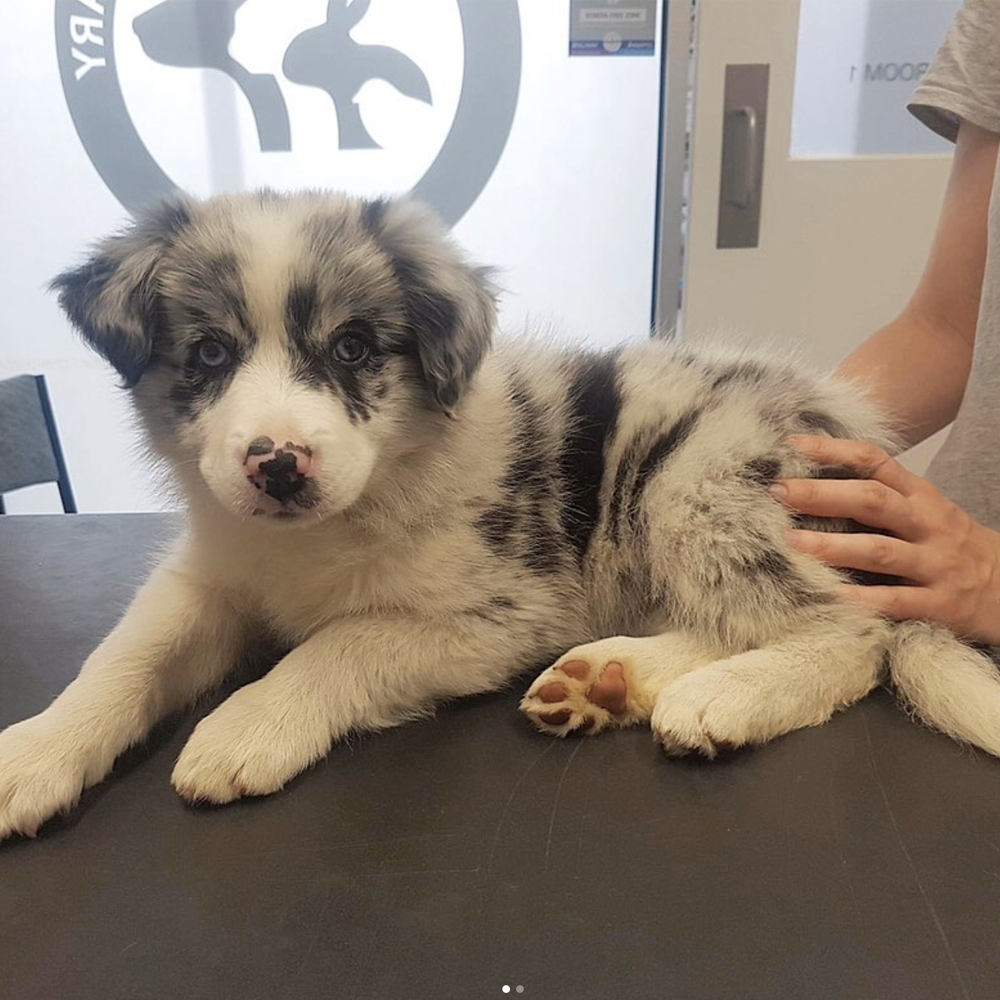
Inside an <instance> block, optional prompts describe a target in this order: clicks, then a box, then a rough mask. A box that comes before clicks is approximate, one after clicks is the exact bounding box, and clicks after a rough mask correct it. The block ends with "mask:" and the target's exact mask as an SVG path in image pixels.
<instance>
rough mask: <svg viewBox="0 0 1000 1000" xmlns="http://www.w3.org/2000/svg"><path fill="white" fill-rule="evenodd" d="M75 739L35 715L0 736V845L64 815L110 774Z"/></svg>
mask: <svg viewBox="0 0 1000 1000" xmlns="http://www.w3.org/2000/svg"><path fill="white" fill-rule="evenodd" d="M112 763H113V760H105V759H104V757H103V755H101V754H99V753H95V752H94V749H93V747H90V746H85V745H83V744H82V743H81V742H80V740H79V737H76V736H74V735H73V734H71V733H69V732H65V731H62V730H60V729H59V728H58V727H57V726H55V725H54V724H53V723H52V722H51V721H50V720H49V719H47V718H46V717H45V716H35V717H34V718H33V719H26V720H25V721H24V722H19V723H17V724H16V725H13V726H11V727H10V728H8V729H5V730H4V731H3V732H2V733H0V840H3V839H4V838H5V837H9V836H11V835H12V834H18V833H19V834H23V835H24V836H26V837H33V836H34V835H35V834H36V833H37V832H38V828H39V827H40V826H41V825H42V824H43V823H44V822H45V821H46V820H47V819H50V818H51V817H53V816H55V815H56V814H57V813H62V812H68V811H69V810H70V809H72V807H73V806H74V805H76V803H77V800H78V799H79V798H80V794H81V792H82V791H83V790H84V788H87V787H89V786H90V785H92V784H94V783H96V782H98V781H100V780H101V778H103V777H104V775H105V774H106V773H107V772H108V770H110V768H111V764H112Z"/></svg>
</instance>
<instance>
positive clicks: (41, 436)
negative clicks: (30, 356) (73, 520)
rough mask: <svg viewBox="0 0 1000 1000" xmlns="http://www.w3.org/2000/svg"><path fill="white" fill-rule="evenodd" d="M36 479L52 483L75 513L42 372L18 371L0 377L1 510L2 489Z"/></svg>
mask: <svg viewBox="0 0 1000 1000" xmlns="http://www.w3.org/2000/svg"><path fill="white" fill-rule="evenodd" d="M37 483H55V484H56V485H57V486H58V487H59V496H60V498H61V499H62V506H63V510H64V511H65V512H66V513H67V514H75V513H76V501H75V500H74V499H73V490H72V487H71V486H70V484H69V476H68V475H67V473H66V463H65V462H64V461H63V453H62V448H61V447H60V445H59V434H58V432H57V431H56V422H55V419H54V418H53V416H52V405H51V403H50V402H49V390H48V388H47V387H46V385H45V376H44V375H17V376H15V377H14V378H9V379H4V380H3V381H0V514H3V513H5V510H4V505H3V495H4V494H5V493H10V492H11V491H12V490H19V489H21V488H23V487H25V486H34V485H36V484H37Z"/></svg>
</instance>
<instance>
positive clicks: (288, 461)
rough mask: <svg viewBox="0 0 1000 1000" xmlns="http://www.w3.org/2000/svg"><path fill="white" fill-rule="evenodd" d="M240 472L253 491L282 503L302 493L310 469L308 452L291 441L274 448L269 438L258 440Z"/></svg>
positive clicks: (310, 460) (310, 451)
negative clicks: (255, 490) (242, 471)
mask: <svg viewBox="0 0 1000 1000" xmlns="http://www.w3.org/2000/svg"><path fill="white" fill-rule="evenodd" d="M243 469H244V472H245V473H246V477H247V480H248V481H249V482H250V483H252V484H253V486H254V487H255V488H256V489H258V490H260V491H261V492H262V493H266V494H267V495H268V496H270V497H273V498H274V499H275V500H277V501H278V502H279V503H285V502H287V501H288V500H291V499H292V498H293V497H295V496H297V495H298V494H299V493H301V492H302V490H303V489H305V486H306V484H307V483H308V481H309V474H310V471H311V469H312V450H311V449H310V448H309V447H308V446H307V445H302V444H295V443H294V442H292V441H286V442H285V443H284V444H283V445H275V443H274V441H273V440H272V439H271V438H269V437H259V438H256V439H255V440H254V441H252V442H251V443H250V447H249V448H247V453H246V458H244V460H243Z"/></svg>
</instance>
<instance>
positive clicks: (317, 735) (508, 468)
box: [0, 192, 1000, 836]
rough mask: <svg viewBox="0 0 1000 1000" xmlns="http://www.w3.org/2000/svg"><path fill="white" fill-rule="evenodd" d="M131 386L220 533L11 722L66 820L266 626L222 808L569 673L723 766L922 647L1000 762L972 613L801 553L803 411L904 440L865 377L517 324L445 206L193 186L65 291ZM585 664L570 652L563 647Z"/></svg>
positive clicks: (8, 821) (29, 829)
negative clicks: (870, 603)
mask: <svg viewBox="0 0 1000 1000" xmlns="http://www.w3.org/2000/svg"><path fill="white" fill-rule="evenodd" d="M55 287H56V288H57V289H58V291H59V297H60V302H61V304H62V306H63V308H64V309H65V311H66V313H67V315H68V316H69V318H70V320H71V321H72V322H73V324H74V325H75V326H76V327H77V328H78V329H79V330H80V332H81V334H82V335H83V337H84V338H85V339H86V341H87V342H88V343H89V344H90V345H91V346H93V347H94V348H95V349H96V350H97V351H98V352H99V353H100V354H102V355H103V356H104V357H105V358H106V359H107V360H108V361H109V362H110V363H111V364H112V365H113V366H114V367H115V368H116V369H117V371H118V372H119V373H120V374H121V377H122V379H123V380H124V382H125V384H126V386H128V388H129V391H130V393H131V398H132V401H133V403H134V407H135V412H136V415H137V417H138V419H139V421H140V423H141V426H142V428H143V430H144V432H145V436H146V439H147V441H148V444H149V448H150V449H151V451H152V452H153V453H154V455H156V456H157V457H158V458H159V459H161V460H162V462H163V463H165V464H166V466H167V467H168V469H169V470H170V475H171V477H172V481H173V483H174V484H175V485H176V487H177V489H178V490H179V492H180V494H181V495H182V496H183V498H184V501H185V505H186V508H187V512H188V519H187V529H186V531H185V533H184V535H183V537H182V538H181V539H180V540H178V541H177V543H176V545H175V546H174V547H173V549H172V551H171V552H170V553H169V554H168V555H167V556H166V557H165V558H164V559H163V561H162V564H161V565H160V566H159V567H158V568H157V569H156V570H155V571H154V572H153V574H152V576H151V577H150V579H149V581H148V582H147V583H146V584H145V585H144V586H143V587H142V589H141V590H140V591H139V593H138V594H137V596H136V598H135V600H134V603H133V604H132V606H131V607H130V608H129V610H128V612H127V613H126V614H125V616H124V618H123V619H122V620H121V622H120V624H119V625H118V626H117V627H116V628H115V630H114V631H113V632H112V633H111V635H110V636H109V637H108V638H107V639H106V640H105V641H104V642H103V643H102V644H101V645H100V647H99V648H98V649H97V650H96V651H95V652H94V653H93V654H92V655H91V656H90V657H89V659H88V660H87V661H86V663H85V664H84V665H83V668H82V670H81V672H80V675H79V677H78V678H77V679H76V680H75V681H74V682H73V683H72V684H71V685H70V686H69V687H68V688H67V689H66V691H65V692H64V693H63V694H62V695H60V696H59V697H58V698H57V699H56V701H55V702H54V703H53V704H52V705H51V706H50V707H49V708H48V709H46V710H45V711H44V712H43V713H41V714H40V715H38V716H36V717H35V718H32V719H28V720H27V721H25V722H22V723H19V724H17V725H14V726H12V727H10V728H9V729H7V730H6V731H5V732H3V733H2V734H0V836H6V835H9V834H11V833H15V832H19V833H22V834H32V833H34V831H35V830H36V829H37V827H38V826H39V825H40V824H41V823H43V822H44V821H45V820H46V819H47V818H48V817H50V816H52V815H53V814H54V813H57V812H59V811H61V810H66V809H69V808H70V807H71V806H72V805H73V804H74V803H75V802H76V801H77V799H78V797H79V795H80V793H81V791H82V789H84V788H85V787H87V786H89V785H92V784H94V783H95V782H98V781H100V780H101V779H102V778H104V776H105V775H106V774H107V773H108V771H109V770H110V768H111V767H112V765H113V763H114V761H115V758H116V757H117V756H118V755H119V754H121V753H122V751H123V750H125V749H126V748H127V747H129V746H130V745H132V744H135V743H137V742H138V741H140V740H142V739H143V738H144V737H145V736H146V735H147V733H148V732H149V731H150V729H151V727H152V726H153V725H154V724H155V723H156V722H157V720H159V719H161V718H163V717H164V716H165V715H167V714H168V713H170V712H173V711H176V710H177V709H180V708H183V707H185V706H187V705H190V704H191V703H192V702H193V701H194V700H195V699H196V698H197V697H198V696H199V695H200V694H202V693H203V692H205V691H206V690H208V689H210V688H212V687H214V686H216V685H218V684H219V683H220V681H222V679H223V678H224V677H225V675H226V674H227V673H228V672H229V671H230V670H231V669H232V668H233V666H234V664H236V663H237V661H238V660H239V659H240V656H241V651H242V650H243V648H244V646H245V644H246V643H247V641H248V637H250V636H253V635H254V634H255V632H256V630H258V629H259V628H260V627H261V626H264V627H266V628H267V629H268V630H270V631H271V632H273V633H275V634H277V635H278V636H280V637H281V639H282V640H284V641H285V643H287V645H288V647H290V648H291V652H289V653H288V654H287V655H286V656H285V657H284V658H283V659H282V660H281V661H280V662H279V663H278V664H277V665H276V666H275V667H274V668H273V669H272V670H271V671H270V672H269V673H268V674H266V675H265V676H264V677H263V679H261V680H258V681H256V682H254V683H251V684H248V685H246V686H244V687H242V688H240V689H238V690H237V691H236V692H235V693H234V694H232V695H231V696H230V697H229V698H228V699H227V700H226V701H224V702H223V703H222V704H221V706H220V707H218V708H217V709H215V711H213V712H212V713H211V714H210V715H208V716H207V717H206V718H205V719H204V720H203V721H202V722H201V723H200V724H199V725H198V727H197V728H196V729H195V731H194V733H193V735H192V736H191V738H190V740H189V741H188V743H187V745H186V747H185V748H184V750H183V752H182V753H181V755H180V758H179V760H178V761H177V764H176V767H175V770H174V773H173V783H174V785H175V787H176V789H177V790H178V792H179V793H180V794H181V795H183V796H184V797H185V798H186V799H189V800H192V801H195V800H197V801H208V802H228V801H230V800H233V799H237V798H239V797H241V796H246V795H267V794H269V793H271V792H274V791H277V790H278V789H279V788H281V787H282V786H283V785H284V784H286V782H288V781H289V780H290V779H291V778H293V777H294V776H295V775H296V774H298V773H299V772H301V771H302V770H304V769H305V768H307V767H309V766H310V765H311V764H313V763H314V762H315V761H317V760H319V759H320V758H322V757H323V756H324V755H326V754H327V753H328V752H329V751H330V749H331V747H332V746H333V744H334V743H335V742H336V741H337V740H340V739H342V738H343V737H344V736H346V735H347V734H348V733H350V732H351V731H352V730H372V729H381V728H383V727H387V726H395V725H398V724H400V723H402V722H405V721H407V720H409V719H414V718H417V717H419V716H422V715H425V714H427V713H428V712H430V711H431V710H432V708H433V706H434V705H435V704H436V703H438V702H441V701H442V700H445V699H450V698H456V697H460V696H463V695H472V694H478V693H480V692H484V691H493V690H496V689H498V688H502V687H504V686H505V685H508V684H510V683H511V681H512V680H513V679H514V678H516V677H518V676H519V675H521V674H522V673H523V672H524V671H525V670H527V669H528V668H531V667H533V666H537V665H538V664H540V663H551V665H550V666H547V667H546V669H544V670H543V671H542V673H541V674H540V675H539V676H538V677H537V679H536V680H535V681H534V682H533V683H532V684H530V686H529V687H528V688H527V692H526V694H525V695H524V699H523V701H522V703H521V707H522V710H523V712H524V713H525V714H526V715H527V717H528V718H529V719H530V720H531V721H532V723H534V724H535V725H536V726H537V727H538V728H539V729H540V730H542V731H543V732H547V733H551V734H552V735H554V736H565V735H567V734H570V733H579V734H587V735H594V734H597V733H599V732H601V731H602V730H605V729H608V728H612V727H618V726H630V725H638V724H640V723H642V724H648V725H650V726H651V727H652V730H653V732H654V734H655V736H656V738H657V739H658V740H659V741H661V742H662V744H663V746H664V747H666V749H667V750H668V751H669V752H671V753H684V752H688V751H697V752H700V753H703V754H705V755H708V756H712V755H714V754H715V753H716V751H717V749H718V748H720V747H738V746H743V745H746V744H755V743H762V742H764V741H766V740H769V739H772V738H773V737H776V736H780V735H781V734H782V733H787V732H789V731H791V730H794V729H798V728H800V727H803V726H815V725H819V724H821V723H823V722H825V721H826V720H827V719H829V718H830V716H831V715H832V714H833V713H834V712H836V711H837V710H838V709H841V708H844V707H845V706H847V705H850V704H851V703H852V702H855V701H857V700H858V699H859V698H861V697H863V696H864V695H865V694H866V693H867V692H868V691H869V690H871V688H872V687H873V686H874V685H875V684H876V683H878V682H879V680H880V678H881V677H882V676H883V671H884V670H885V669H886V667H885V665H886V664H888V670H889V671H890V672H891V674H892V677H893V678H894V680H895V683H896V686H897V688H898V689H899V690H900V692H901V693H902V695H903V696H904V697H905V698H906V700H907V701H908V702H909V703H910V704H911V705H912V707H913V708H914V709H915V710H916V712H917V713H919V714H920V715H921V716H922V717H923V718H924V719H925V720H926V721H927V722H929V723H930V724H932V725H934V726H937V727H939V728H940V729H943V730H944V731H946V732H948V733H951V734H952V735H954V736H956V737H958V738H961V739H964V740H969V741H971V742H973V743H976V744H978V745H980V746H983V747H985V748H986V749H988V750H990V751H991V752H993V753H998V752H1000V726H998V725H997V724H996V722H997V720H998V719H1000V709H998V707H997V706H998V704H1000V698H998V693H1000V685H998V683H997V681H996V679H995V677H994V674H993V672H992V668H991V667H990V666H989V664H988V661H987V660H986V659H985V658H984V657H982V656H981V655H980V654H979V653H978V652H976V651H974V650H973V649H971V648H969V647H967V646H964V645H962V644H961V643H959V642H958V640H956V639H954V638H952V637H951V636H950V634H949V633H947V632H945V631H944V630H942V629H939V628H934V627H931V626H928V625H923V624H911V625H905V626H897V625H892V624H890V623H888V622H886V621H883V620H882V619H880V618H879V617H877V616H876V615H874V614H873V613H872V612H870V611H868V610H866V609H864V608H860V607H855V606H849V605H845V604H842V603H838V602H837V601H836V600H835V599H834V595H835V593H836V591H837V588H838V585H839V584H840V583H841V582H842V576H841V574H839V573H837V572H835V571H834V570H832V569H830V568H828V567H826V566H824V565H822V564H820V563H819V562H817V561H816V560H814V559H812V558H810V557H809V556H806V555H804V554H801V553H798V552H796V551H793V550H792V549H791V548H789V546H788V545H786V543H785V541H784V533H785V531H786V529H787V528H788V527H789V526H790V524H791V515H790V514H789V513H788V512H787V511H786V510H785V509H784V508H783V507H782V506H781V505H780V504H778V503H777V502H776V501H775V500H774V499H773V498H772V497H771V495H770V493H769V491H768V485H769V484H770V483H771V482H772V480H774V479H775V478H776V477H779V476H802V475H818V474H823V473H824V470H821V469H816V468H813V467H810V465H809V463H808V461H807V460H806V459H805V458H803V457H802V456H801V455H800V454H798V453H797V452H795V451H793V450H792V448H791V447H790V446H789V445H788V443H787V441H786V439H787V437H788V436H789V435H790V434H792V433H794V432H812V433H817V432H819V433H824V434H829V435H835V436H841V437H848V438H863V439H867V440H868V441H870V442H873V446H883V447H885V446H887V438H886V434H885V431H884V428H883V426H882V424H881V422H880V419H879V417H878V415H877V414H876V413H875V412H874V411H873V409H872V408H871V407H870V406H869V405H868V404H867V403H866V402H865V400H864V399H863V398H862V396H861V394H860V393H859V391H858V390H857V389H856V388H854V387H852V386H851V385H848V384H844V383H841V382H838V381H835V380H816V379H814V378H811V377H809V376H807V375H805V374H803V373H802V372H800V371H799V370H797V369H796V368H794V367H791V366H787V365H782V364H773V363H770V362H765V361H763V360H759V359H755V358H752V357H749V356H745V355H731V356H715V355H706V354H700V353H696V352H693V351H689V350H685V349H678V348H676V347H673V346H671V345H669V344H666V343H659V342H655V341H652V342H648V343H641V344H636V345H634V346H629V347H626V348H623V349H620V350H617V351H612V352H608V353H598V352H587V351H581V350H578V349H574V348H568V347H560V346H553V345H552V344H549V343H541V342H538V341H537V340H531V339H512V340H505V341H503V342H501V343H500V344H498V345H497V346H496V347H493V346H492V344H491V342H492V339H493V333H494V327H495V323H496V311H495V304H494V290H493V287H492V286H491V284H490V280H489V276H488V274H487V273H486V272H485V271H483V270H482V269H479V268H476V267H474V266H472V265H470V264H469V263H468V262H467V261H466V259H465V257H464V256H463V255H462V253H461V252H460V251H459V250H458V249H457V248H456V247H455V246H454V244H453V243H452V242H451V241H450V239H449V238H448V237H447V235H446V233H445V230H444V228H443V226H442V225H441V224H440V222H439V221H438V220H437V219H436V218H435V217H434V216H433V215H432V214H431V213H430V212H429V211H428V210H427V209H426V208H424V207H423V206H421V205H420V204H417V203H414V202H412V201H406V200H402V201H368V202H365V201H360V200H355V199H353V198H349V197H345V196H341V195H329V194H320V193H306V194H298V195H278V194H274V193H270V192H262V193H257V194H246V195H234V196H223V197H218V198H213V199H211V200H208V201H205V202H198V201H195V200H193V199H186V198H185V199H181V200H178V201H176V202H174V203H172V204H168V205H164V206H161V207H160V208H158V209H156V210H154V211H152V212H150V213H149V214H147V215H146V216H144V217H143V218H140V219H139V220H138V221H137V222H136V223H135V224H134V225H133V226H131V227H130V228H128V229H127V230H126V231H124V232H122V233H120V234H119V235H116V236H112V237H110V238H108V239H106V240H105V241H103V242H102V243H100V244H98V246H97V247H96V249H95V250H94V252H93V253H92V255H91V256H90V257H89V259H87V260H86V261H85V262H84V263H83V265H82V266H80V267H78V268H76V269H75V270H70V271H67V272H66V273H64V274H62V275H60V276H59V277H58V278H57V279H56V281H55ZM553 661H554V662H553Z"/></svg>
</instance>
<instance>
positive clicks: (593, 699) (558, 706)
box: [522, 660, 628, 735]
mask: <svg viewBox="0 0 1000 1000" xmlns="http://www.w3.org/2000/svg"><path fill="white" fill-rule="evenodd" d="M559 674H562V675H563V676H564V677H565V678H567V680H566V681H565V682H563V681H560V680H558V679H556V678H557V677H558V675H559ZM553 675H555V676H553ZM594 677H596V680H591V678H594ZM539 680H544V683H543V684H541V686H540V687H538V688H537V689H536V690H534V691H533V692H531V693H530V694H529V695H527V696H526V697H525V699H524V702H523V703H522V707H523V709H524V710H525V711H526V712H527V714H528V715H529V716H531V717H532V718H533V719H534V720H535V721H536V722H537V723H539V724H541V725H542V727H543V728H551V729H554V730H558V732H559V735H566V734H567V733H587V732H590V731H591V730H595V731H597V730H600V729H603V728H604V727H605V726H606V725H607V724H608V722H609V721H610V720H609V719H608V718H607V716H611V717H612V718H613V719H621V718H623V717H624V716H625V715H626V714H627V713H628V683H627V681H626V679H625V667H624V665H623V664H622V663H619V662H618V661H617V660H611V661H609V662H608V663H606V664H604V666H603V669H601V670H599V671H598V670H595V668H594V667H593V666H592V665H591V664H590V663H588V662H587V661H586V660H567V661H566V662H565V663H560V664H557V665H556V666H554V667H550V668H549V669H548V670H547V671H546V672H545V674H543V675H542V677H541V678H539ZM598 709H603V711H597V710H598ZM605 713H607V714H606V715H605Z"/></svg>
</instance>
